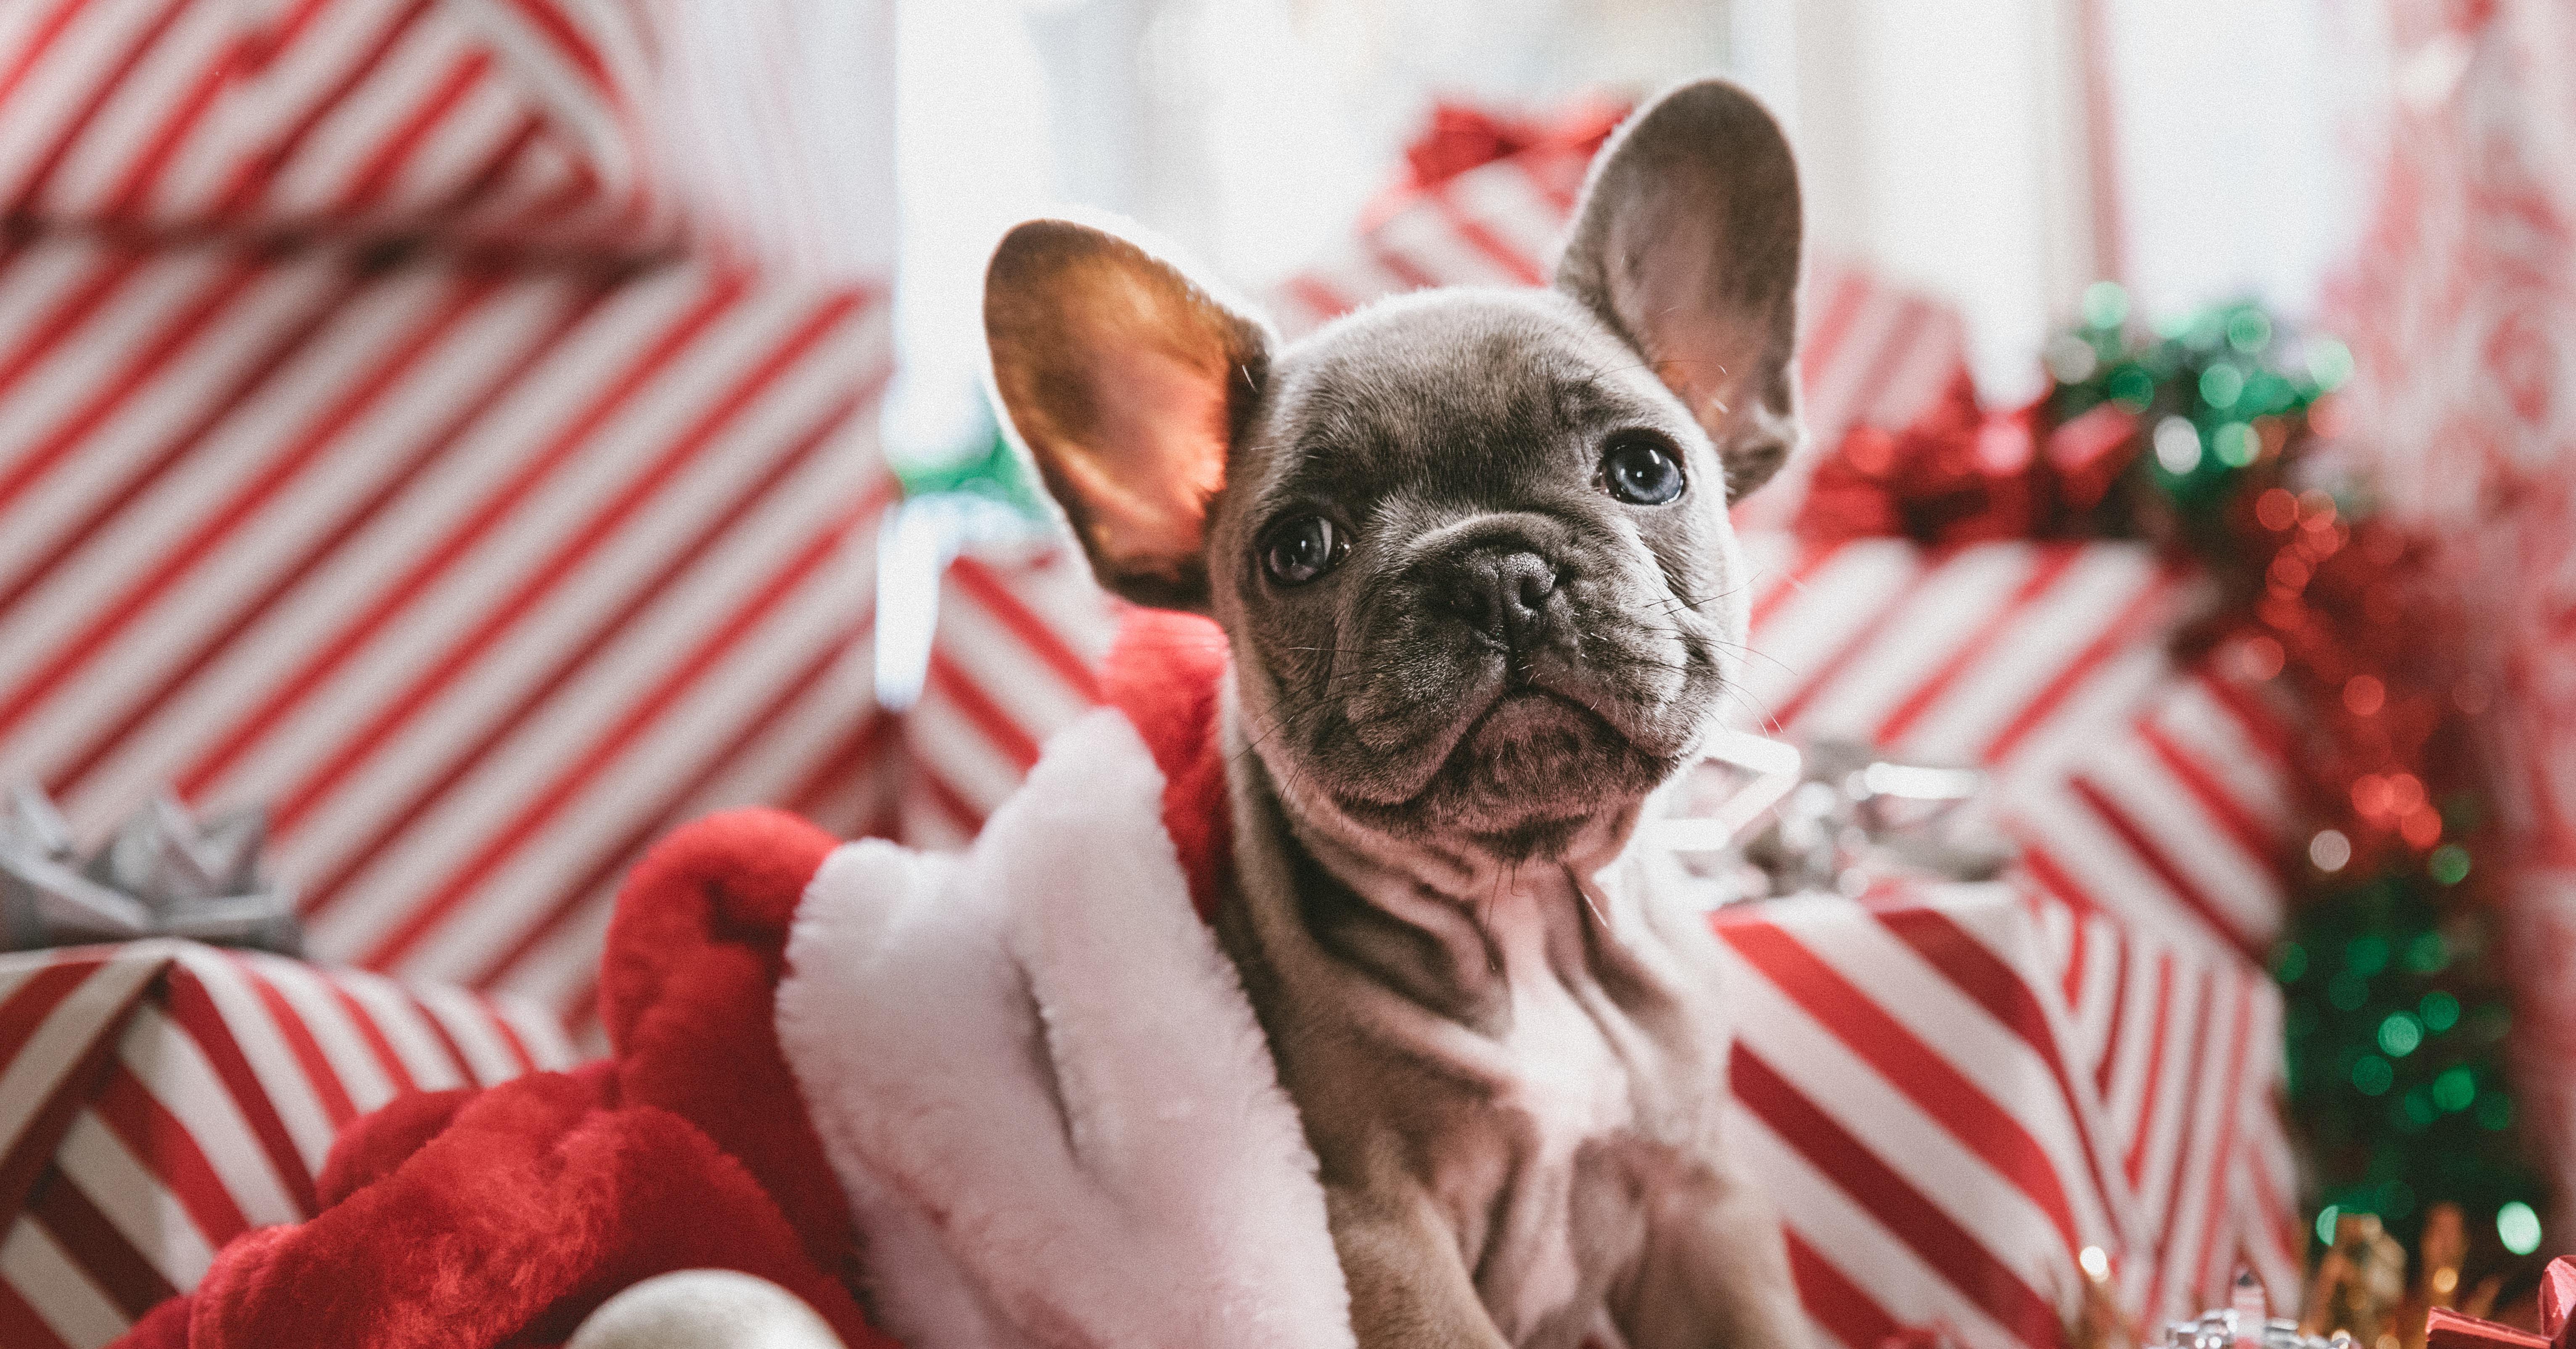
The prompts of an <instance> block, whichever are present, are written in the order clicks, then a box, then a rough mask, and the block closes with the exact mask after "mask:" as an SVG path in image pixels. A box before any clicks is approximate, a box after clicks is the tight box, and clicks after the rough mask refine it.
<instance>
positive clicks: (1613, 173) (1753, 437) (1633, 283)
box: [1556, 80, 1799, 500]
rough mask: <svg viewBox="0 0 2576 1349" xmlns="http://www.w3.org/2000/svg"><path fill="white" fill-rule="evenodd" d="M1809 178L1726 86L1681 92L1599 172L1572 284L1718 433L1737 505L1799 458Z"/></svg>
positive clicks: (1577, 237)
mask: <svg viewBox="0 0 2576 1349" xmlns="http://www.w3.org/2000/svg"><path fill="white" fill-rule="evenodd" d="M1798 235H1799V205H1798V168H1797V164H1796V162H1795V161H1794V160H1792V159H1791V157H1790V154H1789V142H1788V141H1787V140H1786V139H1785V138H1784V137H1782V136H1781V134H1780V127H1779V124H1778V123H1776V122H1774V121H1772V120H1771V114H1770V113H1768V112H1765V111H1763V108H1762V105H1761V104H1759V103H1757V102H1755V101H1754V100H1753V97H1752V95H1750V94H1747V93H1745V92H1744V91H1743V90H1741V89H1738V88H1736V87H1735V86H1734V85H1731V84H1728V83H1726V82H1724V81H1722V80H1702V81H1700V82H1698V83H1694V84H1685V85H1682V86H1681V87H1679V88H1677V89H1673V90H1671V91H1670V92H1668V93H1666V94H1664V95H1663V96H1661V97H1659V98H1657V99H1656V100H1655V101H1654V102H1653V103H1651V104H1648V105H1647V106H1646V107H1645V108H1644V109H1643V110H1641V111H1639V112H1638V113H1637V114H1636V115H1635V116H1633V117H1631V118H1629V119H1628V121H1627V123H1626V124H1625V125H1623V126H1622V127H1620V129H1619V131H1618V133H1617V134H1616V135H1614V136H1612V137H1611V139H1610V143H1609V144H1608V145H1606V146H1604V147H1602V150H1601V154H1600V156H1599V157H1598V158H1596V159H1595V160H1593V162H1592V174H1591V178H1590V181H1588V182H1587V183H1585V185H1584V189H1583V205H1582V206H1581V208H1580V209H1579V210H1578V212H1577V214H1576V217H1575V226H1574V237H1573V239H1572V241H1570V242H1569V243H1568V244H1567V245H1566V249H1565V259H1564V261H1562V262H1560V263H1558V264H1557V269H1556V284H1557V288H1558V289H1560V290H1563V291H1564V292H1566V293H1567V294H1569V295H1572V296H1573V297H1574V298H1576V299H1578V300H1581V301H1582V302H1583V303H1584V304H1585V305H1587V306H1589V307H1590V308H1591V309H1592V311H1593V312H1594V313H1595V314H1598V315H1599V316H1600V317H1601V320H1602V321H1603V322H1605V323H1607V324H1609V325H1610V327H1611V329H1612V330H1613V331H1615V332H1617V333H1618V334H1619V335H1620V336H1621V337H1623V338H1625V339H1627V341H1628V344H1629V345H1630V346H1633V347H1635V348H1636V349H1637V351H1638V352H1639V353H1640V354H1642V355H1643V356H1644V357H1645V358H1646V359H1647V360H1648V361H1649V362H1651V363H1652V364H1653V365H1654V368H1655V372H1656V373H1657V374H1658V375H1660V376H1662V378H1663V381H1664V384H1665V385H1666V387H1668V388H1670V389H1671V390H1672V391H1673V392H1674V393H1675V394H1676V395H1678V396H1679V397H1680V398H1681V400H1682V402H1683V403H1685V404H1687V405H1688V406H1689V407H1690V410H1691V415H1692V416H1694V417H1697V418H1698V419H1699V423H1700V425H1701V426H1703V427H1705V428H1707V430H1708V434H1709V438H1710V439H1711V440H1713V441H1715V442H1716V444H1717V449H1718V453H1719V455H1720V456H1721V457H1722V458H1723V460H1724V462H1725V464H1726V485H1727V494H1728V497H1729V499H1730V500H1732V499H1735V498H1738V497H1741V496H1743V495H1744V494H1745V493H1747V492H1750V491H1752V490H1753V489H1754V488H1756V487H1759V486H1761V485H1762V483H1763V481H1764V480H1765V479H1767V478H1769V477H1770V476H1771V475H1772V474H1773V473H1774V472H1776V471H1778V469H1779V467H1780V464H1781V462H1782V461H1783V460H1785V459H1787V458H1788V456H1789V452H1790V450H1791V449H1793V448H1794V447H1795V446H1796V445H1797V443H1798V435H1799V431H1798V395H1797V376H1796V372H1795V371H1794V369H1793V368H1792V365H1791V360H1792V357H1793V356H1794V355H1795V352H1796V345H1797V290H1798Z"/></svg>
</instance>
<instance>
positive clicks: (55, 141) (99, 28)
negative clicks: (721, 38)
mask: <svg viewBox="0 0 2576 1349" xmlns="http://www.w3.org/2000/svg"><path fill="white" fill-rule="evenodd" d="M653 38H654V35H653V33H652V31H651V26H650V24H649V23H648V22H647V16H646V13H645V11H644V9H643V8H642V6H641V5H640V4H639V3H637V0H17V2H16V3H13V4H9V5H0V125H6V126H8V127H9V128H10V133H9V135H8V136H7V137H6V138H5V139H0V204H5V209H6V211H7V213H8V215H10V216H11V217H13V218H16V219H18V220H21V221H27V220H37V221H45V222H79V223H86V224H102V223H103V224H110V225H115V226H120V227H128V228H140V229H146V230H152V231H169V230H185V231H200V232H202V231H207V230H224V231H253V232H261V233H274V232H284V231H313V232H322V233H329V234H332V235H335V236H340V237H350V236H355V235H385V234H392V233H435V234H437V235H439V236H440V237H441V238H443V239H447V240H450V241H457V240H467V241H474V242H481V243H488V244H496V245H507V246H510V247H513V248H519V249H531V248H535V249H555V248H568V247H579V248H603V247H607V248H616V249H619V250H622V251H625V252H629V253H635V252H641V251H644V250H648V249H652V248H656V247H661V246H666V245H668V244H669V243H671V242H672V241H673V239H674V237H675V235H674V229H673V226H674V225H675V223H676V221H677V214H678V213H677V210H676V207H675V204H674V201H673V194H672V193H671V192H670V191H669V190H668V188H667V186H666V184H665V183H664V182H663V178H664V177H666V176H667V175H664V174H661V173H659V172H657V169H658V168H659V165H658V164H657V163H656V162H655V160H654V157H653V154H652V153H651V151H652V145H651V142H650V140H649V139H648V136H647V132H648V130H649V128H648V127H647V125H646V115H645V114H646V113H647V111H648V105H649V102H650V96H651V95H652V93H653V88H652V81H653V77H654V70H653V62H652V57H653V52H654V42H653Z"/></svg>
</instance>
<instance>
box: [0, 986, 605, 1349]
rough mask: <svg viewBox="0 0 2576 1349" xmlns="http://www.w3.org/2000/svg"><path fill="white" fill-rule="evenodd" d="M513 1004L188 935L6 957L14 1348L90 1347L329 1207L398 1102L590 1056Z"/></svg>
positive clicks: (1, 1204) (6, 1329)
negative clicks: (231, 1255) (338, 1182)
mask: <svg viewBox="0 0 2576 1349" xmlns="http://www.w3.org/2000/svg"><path fill="white" fill-rule="evenodd" d="M574 1058H575V1054H574V1051H573V1048H572V1045H571V1043H570V1041H569V1040H568V1039H567V1038H566V1036H565V1034H564V1031H563V1029H562V1028H561V1026H560V1025H558V1024H557V1023H556V1021H555V1020H554V1018H553V1017H551V1016H549V1015H547V1014H546V1013H544V1012H542V1011H541V1010H539V1009H537V1008H535V1007H534V1006H532V1005H529V1004H526V1003H523V1002H518V1001H515V1000H511V999H506V998H504V999H490V998H484V997H478V996H475V995H472V994H468V993H465V992H463V991H461V990H458V989H454V988H423V989H413V988H406V987H404V986H401V985H398V984H396V983H394V982H393V981H392V980H389V979H385V978H382V977H380V976H376V975H371V974H367V973H363V972H360V971H354V970H330V971H321V970H316V969H314V968H312V967H310V966H306V965H301V964H298V963H297V962H294V961H291V960H285V959H281V958H279V957H275V956H268V955H259V954H233V953H228V952H222V951H217V950H214V949H212V948H208V947H204V946H197V945H193V944H191V943H186V942H175V941H148V942H136V943H131V944H128V945H125V946H117V947H90V948H77V949H73V950H68V951H60V952H49V953H34V954H24V955H13V956H0V1061H5V1062H6V1064H7V1065H8V1066H7V1067H6V1068H5V1069H0V1102H5V1103H6V1105H5V1106H0V1211H6V1212H8V1213H9V1214H11V1215H12V1216H11V1218H10V1220H9V1225H8V1227H7V1230H6V1231H5V1233H0V1343H7V1344H9V1345H12V1346H18V1345H25V1346H29V1349H54V1347H55V1346H61V1347H62V1349H92V1347H93V1346H96V1345H100V1344H104V1343H106V1342H107V1341H108V1340H110V1339H113V1338H115V1336H116V1335H118V1334H119V1333H121V1332H122V1331H123V1330H124V1329H125V1327H126V1326H127V1325H129V1324H131V1323H132V1322H133V1320H134V1319H135V1318H136V1317H138V1316H140V1315H141V1314H142V1313H143V1312H145V1311H146V1310H148V1309H150V1307H151V1306H152V1305H153V1304H155V1303H157V1302H159V1301H161V1300H162V1299H163V1298H166V1297H168V1296H169V1295H170V1294H171V1293H173V1292H175V1291H178V1290H181V1289H185V1288H189V1287H193V1286H194V1285H195V1284H196V1282H197V1281H198V1279H200V1278H201V1277H202V1276H203V1275H204V1273H205V1271H206V1268H207V1266H208V1264H209V1263H210V1262H211V1261H212V1259H213V1256H214V1252H215V1251H216V1250H217V1249H218V1248H220V1247H221V1246H222V1245H223V1244H224V1243H225V1242H226V1241H229V1240H230V1239H232V1238H233V1237H235V1236H238V1235H240V1234H241V1233H243V1232H245V1231H248V1230H250V1229H251V1228H253V1227H260V1226H267V1225H271V1224H276V1223H286V1222H295V1221H298V1220H300V1219H302V1218H305V1217H307V1216H309V1215H311V1214H312V1213H313V1212H314V1210H315V1208H316V1200H315V1188H314V1186H315V1178H316V1176H317V1175H318V1174H319V1173H320V1171H321V1167H322V1162H323V1158H324V1156H325V1155H326V1153H327V1152H328V1149H329V1147H330V1142H331V1139H332V1138H333V1136H334V1135H335V1134H336V1133H337V1132H338V1131H339V1130H340V1129H341V1128H343V1127H344V1126H346V1125H347V1124H348V1123H349V1121H350V1120H352V1119H355V1118H356V1117H357V1116H358V1115H360V1114H363V1113H365V1112H366V1111H369V1110H373V1109H375V1108H376V1107H377V1106H380V1105H383V1104H384V1103H385V1102H386V1101H388V1100H390V1099H392V1098H393V1096H394V1095H395V1094H396V1093H397V1092H400V1091H410V1090H424V1091H438V1090H444V1089H446V1088H449V1087H460V1086H489V1085H491V1084H493V1083H495V1082H500V1081H505V1080H507V1079H509V1078H513V1077H517V1076H519V1075H520V1074H522V1073H528V1072H533V1071H538V1070H542V1069H560V1068H564V1067H568V1066H570V1065H571V1064H572V1062H573V1060H574Z"/></svg>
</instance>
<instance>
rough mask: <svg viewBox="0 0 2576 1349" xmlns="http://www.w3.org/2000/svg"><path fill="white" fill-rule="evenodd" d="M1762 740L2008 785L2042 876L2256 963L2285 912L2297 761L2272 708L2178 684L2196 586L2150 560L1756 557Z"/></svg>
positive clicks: (2102, 548) (2250, 698)
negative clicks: (1969, 773) (1978, 773)
mask: <svg viewBox="0 0 2576 1349" xmlns="http://www.w3.org/2000/svg"><path fill="white" fill-rule="evenodd" d="M1748 552H1749V554H1750V556H1751V557H1752V559H1753V562H1754V568H1755V579H1754V582H1753V640H1752V647H1753V650H1754V652H1755V653H1756V655H1755V657H1754V658H1753V659H1752V660H1751V661H1750V662H1748V664H1747V667H1746V669H1745V672H1744V679H1743V684H1742V687H1741V689H1740V692H1741V694H1742V695H1743V697H1742V710H1743V711H1744V712H1745V713H1746V714H1748V715H1747V720H1748V721H1751V722H1753V723H1754V724H1756V725H1759V726H1761V727H1763V728H1766V729H1776V730H1777V731H1778V732H1780V733H1784V734H1786V735H1788V736H1790V737H1791V738H1796V739H1810V738H1820V737H1846V738H1855V739H1860V740H1864V741H1867V742H1869V743H1872V744H1875V745H1878V746H1881V747H1883V748H1885V749H1886V750H1887V751H1888V752H1890V753H1892V754H1895V755H1898V756H1901V757H1908V758H1913V759H1919V760H1923V761H1927V762H1946V763H1968V764H1976V765H1980V766H1982V767H1984V768H1986V769H1987V770H1989V771H1990V772H1991V773H1992V774H1993V781H1992V783H1991V787H1990V792H1989V798H1990V799H1989V801H1988V803H1987V804H1988V805H1989V806H1990V807H1991V809H1992V810H1993V811H1994V813H1995V814H1996V815H1997V816H1998V819H1999V823H2000V824H2001V825H2002V827H2003V828H2005V829H2006V830H2007V831H2008V832H2009V833H2011V834H2012V835H2013V836H2014V838H2015V839H2016V840H2017V841H2018V842H2019V843H2020V844H2021V846H2022V849H2023V856H2024V860H2025V862H2026V864H2027V866H2028V869H2029V871H2030V872H2031V874H2032V876H2033V877H2034V878H2035V879H2036V880H2038V881H2039V882H2040V883H2042V884H2044V885H2045V886H2047V887H2048V888H2049V889H2050V890H2052V891H2053V892H2055V893H2057V894H2059V895H2061V896H2063V897H2064V898H2066V899H2068V900H2070V901H2073V902H2079V903H2083V904H2087V905H2091V906H2097V907H2100V908H2103V909H2105V910H2108V911H2110V912H2112V913H2115V914H2117V915H2119V916H2120V917H2122V918H2124V919H2126V920H2128V921H2131V922H2133V923H2136V924H2139V925H2141V926H2142V927H2145V928H2147V929H2150V930H2153V931H2155V932H2158V933H2161V934H2165V935H2167V936H2171V937H2174V938H2176V939H2179V940H2186V941H2198V942H2203V943H2207V944H2212V945H2216V946H2219V947H2223V948H2229V949H2236V950H2241V951H2244V952H2247V953H2259V952H2261V951H2263V950H2265V949H2267V948H2268V947H2269V946H2270V944H2271V941H2272V938H2273V937H2274V936H2275V935H2276V934H2277V932H2278V931H2279V928H2280V924H2281V921H2282V918H2283V915H2284V910H2285V906H2286V904H2287V902H2288V891H2287V888H2286V883H2285V881H2284V879H2283V876H2282V873H2281V871H2280V869H2279V868H2280V861H2281V859H2282V857H2283V856H2284V855H2285V851H2286V849H2287V848H2288V846H2289V843H2288V840H2287V839H2286V837H2285V835H2286V831H2287V829H2288V826H2289V821H2290V809H2289V804H2288V799H2287V793H2288V790H2289V789H2288V782H2289V780H2290V775H2289V767H2288V764H2289V760H2288V758H2287V755H2288V753H2289V749H2288V743H2287V735H2286V732H2285V730H2284V728H2283V723H2282V722H2281V721H2280V719H2279V718H2278V716H2277V715H2276V714H2275V713H2273V712H2272V711H2271V710H2270V709H2269V708H2268V707H2267V706H2266V705H2265V704H2264V703H2263V701H2262V700H2261V699H2260V698H2259V697H2257V696H2255V695H2253V694H2251V693H2250V692H2248V691H2246V690H2244V689H2241V688H2238V687H2236V686H2234V685H2232V684H2229V683H2226V682H2224V681H2221V680H2218V679H2215V678H2212V677H2209V676H2208V675H2207V674H2206V673H2205V672H2202V671H2183V670H2180V669H2178V668H2177V667H2176V665H2175V663H2174V662H2173V660H2172V659H2171V658H2170V656H2169V655H2168V654H2167V651H2166V639H2167V637H2168V635H2169V634H2170V633H2171V632H2172V631H2173V629H2174V628H2175V627H2176V626H2177V625H2178V624H2179V623H2180V622H2182V621H2183V620H2184V619H2185V618H2186V617H2188V616H2189V615H2190V614H2191V613H2192V612H2193V611H2194V609H2195V607H2196V606H2197V604H2199V603H2200V601H2201V590H2200V587H2199V585H2198V583H2197V581H2196V580H2195V579H2194V578H2193V577H2192V576H2191V575H2189V574H2187V573H2185V572H2183V571H2181V570H2179V569H2177V568H2176V567H2174V566H2173V565H2172V564H2171V563H2169V562H2167V561H2165V560H2163V559H2162V558H2160V557H2159V556H2158V555H2157V554H2156V553H2155V552H2154V551H2153V550H2152V549H2150V548H2148V547H2146V546H2145V545H2139V544H2120V543H2022V542H2007V543H1988V544H1975V545H1970V546H1966V547H1961V548H1956V549H1951V550H1946V551H1933V550H1926V549H1924V548H1922V547H1919V546H1917V545H1915V544H1912V543H1908V542H1905V541H1903V540H1897V539H1865V540H1858V541H1854V542H1849V543H1844V544H1841V545H1838V546H1834V545H1829V546H1821V547H1817V546H1807V545H1801V544H1798V543H1796V542H1794V541H1792V540H1790V539H1788V538H1786V537H1782V536H1760V537H1757V538H1755V539H1753V540H1751V541H1750V546H1749V548H1748Z"/></svg>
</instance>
